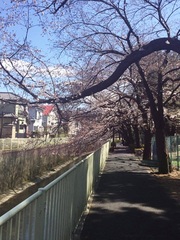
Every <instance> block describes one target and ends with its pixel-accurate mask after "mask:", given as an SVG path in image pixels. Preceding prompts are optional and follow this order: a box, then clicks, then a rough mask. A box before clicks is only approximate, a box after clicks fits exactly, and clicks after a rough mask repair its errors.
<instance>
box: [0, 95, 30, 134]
mask: <svg viewBox="0 0 180 240" xmlns="http://www.w3.org/2000/svg"><path fill="white" fill-rule="evenodd" d="M27 118H28V112H27V101H26V100H25V99H23V98H21V97H20V96H18V95H16V94H14V93H8V92H0V138H20V137H21V138H24V137H26V135H27Z"/></svg>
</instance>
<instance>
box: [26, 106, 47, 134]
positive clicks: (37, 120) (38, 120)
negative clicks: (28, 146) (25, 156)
mask: <svg viewBox="0 0 180 240" xmlns="http://www.w3.org/2000/svg"><path fill="white" fill-rule="evenodd" d="M28 112H29V121H28V133H29V136H36V135H38V136H41V135H43V132H44V127H43V108H42V107H41V106H39V105H30V106H28Z"/></svg>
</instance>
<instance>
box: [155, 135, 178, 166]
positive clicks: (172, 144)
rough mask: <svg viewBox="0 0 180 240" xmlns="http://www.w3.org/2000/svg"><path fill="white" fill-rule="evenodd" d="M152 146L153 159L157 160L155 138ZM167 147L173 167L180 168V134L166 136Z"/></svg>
mask: <svg viewBox="0 0 180 240" xmlns="http://www.w3.org/2000/svg"><path fill="white" fill-rule="evenodd" d="M151 146H152V156H153V160H157V155H156V147H155V146H156V144H155V138H154V137H153V138H152V141H151ZM166 148H167V153H168V155H169V159H170V162H171V164H172V166H173V167H175V168H176V169H177V170H179V169H180V136H179V135H175V136H169V137H166Z"/></svg>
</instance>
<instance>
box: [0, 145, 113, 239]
mask: <svg viewBox="0 0 180 240" xmlns="http://www.w3.org/2000/svg"><path fill="white" fill-rule="evenodd" d="M108 151H109V142H108V143H106V144H104V145H103V146H102V148H101V149H99V150H97V151H96V152H94V153H92V154H90V155H89V156H88V157H86V158H85V159H83V160H82V161H80V162H79V163H78V164H76V165H75V166H73V167H72V168H71V169H69V170H68V171H67V172H65V173H64V174H62V175H61V176H59V177H58V178H57V179H55V180H54V181H53V182H51V183H50V184H48V185H47V186H46V187H44V188H40V189H39V190H38V192H36V193H35V194H33V195H32V196H31V197H29V198H28V199H26V200H25V201H23V202H22V203H20V204H19V205H17V206H16V207H15V208H13V209H12V210H10V211H9V212H7V213H6V214H4V215H3V216H1V217H0V240H40V239H41V240H49V239H51V240H71V239H72V238H73V232H74V230H75V228H76V226H77V224H78V221H79V219H80V217H81V215H82V213H83V211H84V209H85V207H86V205H87V201H88V198H89V196H90V194H91V192H92V189H93V187H94V184H95V182H96V180H97V178H98V175H99V172H100V171H101V170H102V168H103V167H104V165H105V161H106V158H107V156H108Z"/></svg>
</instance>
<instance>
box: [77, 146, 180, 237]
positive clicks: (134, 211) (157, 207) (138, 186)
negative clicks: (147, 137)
mask: <svg viewBox="0 0 180 240" xmlns="http://www.w3.org/2000/svg"><path fill="white" fill-rule="evenodd" d="M139 163H140V160H138V159H135V158H134V155H133V154H130V153H128V152H127V149H126V148H125V147H122V146H121V147H120V149H117V150H116V151H115V152H114V153H110V155H109V158H108V160H107V163H106V166H105V169H104V172H103V174H102V176H101V178H100V181H99V184H98V187H97V189H96V191H95V193H94V195H93V201H92V203H91V207H90V210H89V213H88V214H87V216H86V218H85V222H84V226H83V229H82V231H81V234H80V239H81V240H180V203H178V202H176V200H174V199H173V198H171V196H170V195H169V193H168V192H167V189H166V188H164V187H163V186H162V185H161V184H160V182H158V180H157V178H156V177H155V176H154V175H152V174H151V173H150V168H149V167H145V166H140V164H139Z"/></svg>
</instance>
